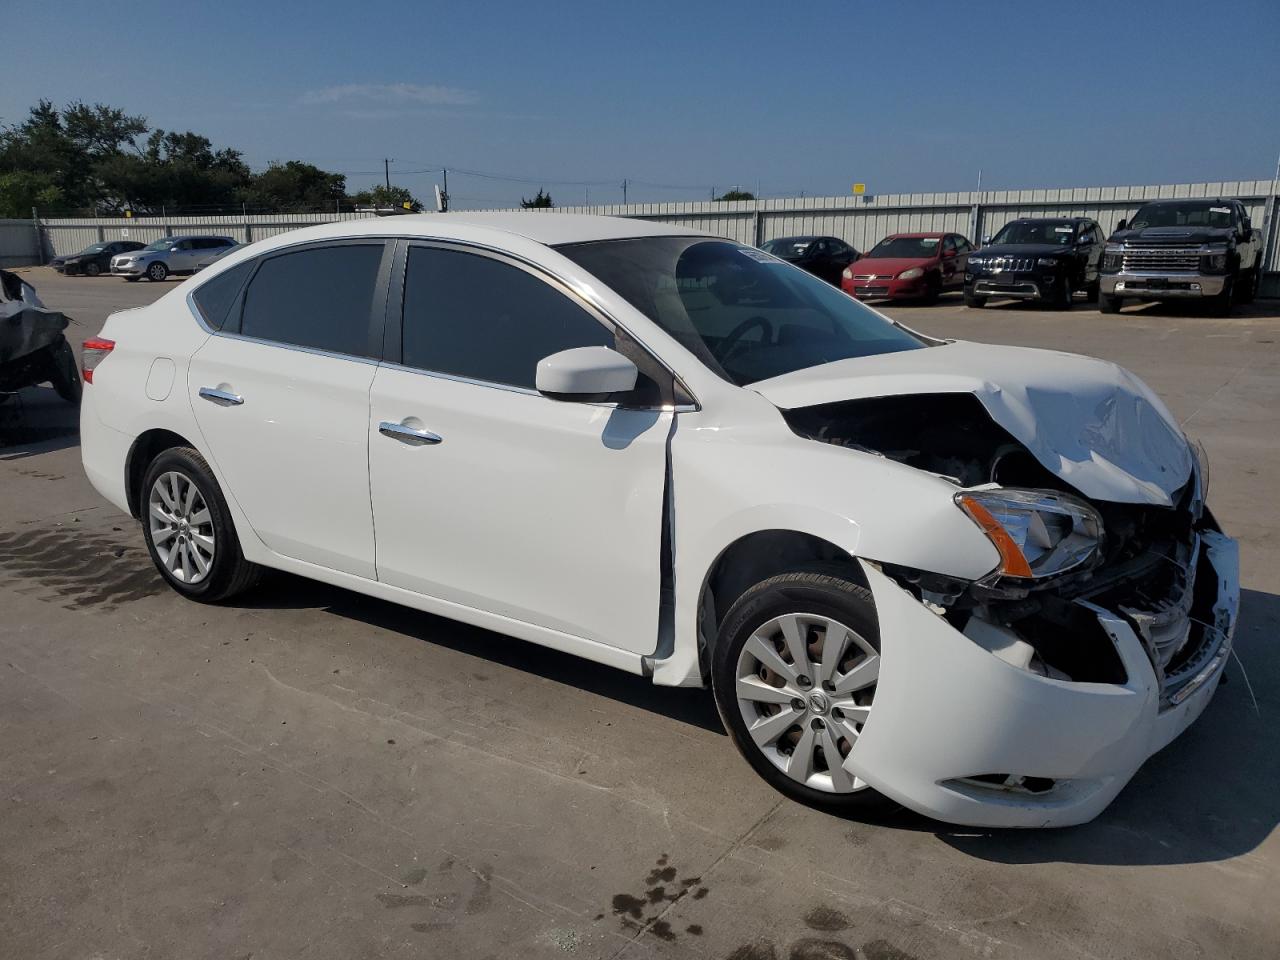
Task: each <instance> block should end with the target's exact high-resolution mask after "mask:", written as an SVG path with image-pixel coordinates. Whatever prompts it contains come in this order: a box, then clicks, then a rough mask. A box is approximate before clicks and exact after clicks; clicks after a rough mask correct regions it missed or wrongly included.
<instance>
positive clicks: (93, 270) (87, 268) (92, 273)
mask: <svg viewBox="0 0 1280 960" xmlns="http://www.w3.org/2000/svg"><path fill="white" fill-rule="evenodd" d="M101 272H102V268H101V267H100V266H98V265H97V264H96V263H92V262H90V263H86V264H85V265H84V275H85V276H86V277H96V276H97V275H98V274H100V273H101Z"/></svg>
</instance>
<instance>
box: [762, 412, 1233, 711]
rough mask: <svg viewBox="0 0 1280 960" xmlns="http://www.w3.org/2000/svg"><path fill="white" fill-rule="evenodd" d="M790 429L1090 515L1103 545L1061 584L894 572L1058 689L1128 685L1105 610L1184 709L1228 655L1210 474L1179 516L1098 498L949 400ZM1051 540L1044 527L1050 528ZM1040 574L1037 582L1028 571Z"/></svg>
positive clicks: (821, 419) (1179, 494)
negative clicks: (1187, 691)
mask: <svg viewBox="0 0 1280 960" xmlns="http://www.w3.org/2000/svg"><path fill="white" fill-rule="evenodd" d="M784 416H785V417H786V420H787V422H788V424H789V425H790V427H791V429H792V430H793V431H795V432H796V433H797V434H799V435H800V436H803V437H805V438H807V439H811V440H816V441H819V442H823V443H830V444H836V445H838V446H843V447H847V448H850V449H853V450H858V451H862V452H864V453H870V454H873V455H875V456H880V457H885V458H887V459H889V460H893V461H896V462H898V463H902V464H905V465H907V466H911V467H914V468H916V469H919V470H924V471H927V472H930V473H934V474H937V475H939V476H942V477H944V478H947V479H950V480H952V481H954V482H955V483H956V485H957V487H958V488H964V489H969V488H984V487H990V488H993V489H995V490H997V491H1001V490H1008V491H1018V492H1022V491H1029V492H1033V493H1038V494H1047V495H1048V496H1047V498H1046V499H1051V498H1057V499H1060V500H1063V501H1068V502H1071V503H1074V504H1079V505H1080V506H1079V507H1078V509H1079V510H1080V511H1087V512H1088V513H1090V514H1094V515H1096V517H1097V518H1098V519H1099V520H1100V524H1099V525H1098V536H1097V543H1096V547H1091V549H1090V550H1089V551H1088V556H1087V557H1082V559H1081V560H1080V562H1079V563H1076V564H1074V565H1072V566H1071V567H1070V568H1069V569H1065V570H1063V572H1061V573H1056V574H1052V575H1047V576H1043V577H1037V576H1028V577H1010V576H1007V575H1003V574H1001V572H1000V571H999V570H997V571H995V572H993V574H992V575H990V576H988V577H985V578H983V579H982V580H980V581H976V582H970V581H965V580H959V579H956V578H952V577H948V576H945V575H941V574H937V573H931V572H926V571H921V570H915V569H910V568H907V567H902V566H897V565H892V564H884V565H883V569H884V571H885V573H887V574H889V575H890V576H892V577H893V578H894V579H895V580H897V581H898V582H899V584H900V585H902V586H903V587H905V588H906V589H908V590H909V591H910V592H911V593H913V594H914V595H915V596H916V597H917V598H918V599H919V600H921V601H922V602H923V603H925V604H926V605H928V606H929V607H930V608H931V609H933V610H934V611H935V612H936V613H938V614H939V615H941V616H943V617H944V618H946V620H947V621H948V622H949V623H951V625H952V626H954V627H955V628H956V629H958V630H960V631H961V632H963V633H965V635H966V636H968V637H969V638H970V639H971V640H973V641H974V642H975V643H978V644H979V645H980V646H983V647H985V648H986V649H988V650H989V651H991V652H992V653H993V654H995V655H996V656H998V657H1000V658H1001V659H1004V660H1006V661H1007V662H1009V663H1011V664H1014V665H1015V666H1018V667H1021V668H1023V669H1027V670H1031V671H1033V672H1036V673H1039V674H1041V675H1042V676H1046V677H1052V678H1055V679H1059V680H1071V681H1076V682H1097V683H1125V682H1126V680H1127V677H1126V671H1125V668H1124V666H1123V664H1122V662H1121V659H1120V656H1119V655H1118V653H1117V651H1116V647H1115V643H1114V641H1113V639H1112V638H1111V636H1110V635H1109V634H1108V633H1107V631H1106V630H1105V629H1104V627H1103V625H1102V624H1101V623H1100V620H1099V614H1100V613H1104V614H1108V615H1111V616H1115V617H1119V618H1122V619H1124V620H1126V621H1127V622H1128V623H1129V625H1130V626H1131V627H1132V628H1133V629H1134V631H1135V633H1137V635H1138V636H1139V637H1140V638H1141V639H1142V640H1143V643H1144V646H1145V647H1146V649H1147V654H1148V656H1149V658H1150V660H1151V663H1152V666H1153V668H1154V669H1155V673H1156V676H1157V678H1158V680H1159V682H1160V686H1161V690H1162V703H1167V702H1170V700H1172V702H1176V697H1177V688H1178V687H1179V685H1181V684H1184V683H1186V682H1187V681H1189V680H1191V679H1192V678H1193V677H1194V676H1195V675H1196V673H1197V672H1198V671H1199V670H1201V669H1202V668H1203V667H1204V665H1205V663H1206V662H1207V661H1208V660H1209V659H1210V658H1211V657H1212V656H1213V653H1214V651H1215V650H1216V649H1217V647H1218V646H1219V644H1218V643H1216V642H1215V638H1216V635H1218V634H1219V633H1220V626H1221V624H1220V622H1219V621H1220V620H1221V619H1222V617H1223V616H1225V613H1224V612H1223V611H1219V610H1217V609H1215V608H1214V601H1215V598H1216V596H1217V587H1218V584H1217V583H1216V581H1215V580H1214V577H1213V575H1212V572H1211V571H1208V572H1206V573H1205V575H1204V577H1201V578H1199V579H1197V573H1198V572H1199V570H1200V568H1201V567H1202V566H1207V565H1206V564H1204V563H1203V560H1204V557H1203V550H1204V548H1205V541H1206V539H1211V538H1213V537H1214V536H1215V535H1217V531H1218V528H1217V526H1216V524H1215V522H1214V520H1213V518H1212V516H1211V515H1210V514H1209V513H1208V511H1207V510H1205V508H1204V490H1203V489H1202V487H1203V478H1202V476H1201V473H1200V468H1199V467H1196V468H1194V469H1193V470H1192V473H1191V476H1190V477H1189V478H1188V479H1187V481H1186V482H1185V483H1184V484H1183V485H1182V487H1181V488H1180V489H1179V490H1177V491H1176V493H1175V494H1174V496H1173V501H1174V505H1173V506H1172V507H1164V506H1155V505H1149V504H1135V503H1117V502H1108V501H1101V500H1096V499H1093V500H1091V499H1088V498H1085V497H1083V496H1082V495H1081V493H1080V492H1079V491H1078V490H1076V489H1075V488H1073V487H1072V486H1071V485H1070V484H1069V483H1067V482H1066V481H1065V480H1063V479H1061V478H1060V477H1058V476H1057V475H1055V474H1054V473H1053V472H1051V471H1050V470H1048V469H1047V468H1046V467H1045V466H1044V465H1042V464H1041V463H1040V462H1039V461H1038V460H1037V459H1036V458H1035V457H1034V456H1033V455H1032V454H1031V453H1030V452H1029V451H1028V450H1027V448H1026V447H1025V446H1024V445H1023V444H1022V443H1020V442H1019V441H1018V440H1017V439H1015V438H1014V437H1013V436H1012V435H1011V434H1010V433H1008V432H1007V431H1006V430H1005V429H1004V428H1003V427H1001V426H1000V425H998V424H997V423H996V422H995V421H994V420H993V419H992V418H991V416H990V415H988V413H987V411H986V409H985V408H984V407H983V405H982V403H981V402H980V401H979V399H978V398H977V397H975V396H974V395H972V394H968V393H937V394H913V395H895V396H886V397H875V398H860V399H855V400H844V401H839V402H835V403H827V404H822V405H819V406H812V407H803V408H795V409H790V410H786V411H784ZM1042 533H1043V530H1042ZM1028 573H1030V571H1028Z"/></svg>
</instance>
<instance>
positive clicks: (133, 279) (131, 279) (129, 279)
mask: <svg viewBox="0 0 1280 960" xmlns="http://www.w3.org/2000/svg"><path fill="white" fill-rule="evenodd" d="M141 279H142V278H141V277H125V278H124V282H125V283H137V282H138V281H139V280H141Z"/></svg>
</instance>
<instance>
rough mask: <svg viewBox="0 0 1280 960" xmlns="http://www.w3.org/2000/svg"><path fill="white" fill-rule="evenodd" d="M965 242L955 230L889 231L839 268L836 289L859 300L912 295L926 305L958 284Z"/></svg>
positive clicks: (965, 258) (960, 286)
mask: <svg viewBox="0 0 1280 960" xmlns="http://www.w3.org/2000/svg"><path fill="white" fill-rule="evenodd" d="M972 250H973V244H971V243H970V242H969V241H968V240H966V239H965V238H964V237H962V236H960V234H958V233H894V234H891V235H889V236H887V237H885V238H884V239H883V240H881V241H880V242H879V243H877V244H876V245H875V246H874V247H872V248H871V249H870V250H869V251H868V252H867V253H864V254H863V255H862V256H861V258H859V259H858V260H855V261H854V262H853V263H851V264H849V266H848V267H846V268H845V270H844V273H843V274H841V279H840V289H842V290H843V291H844V292H845V293H851V294H853V295H854V296H855V297H857V298H858V299H860V300H871V299H876V298H888V299H891V300H896V299H898V298H900V297H901V298H908V297H910V298H914V299H920V300H924V301H925V302H928V303H932V302H933V301H934V300H936V299H938V294H940V293H942V292H944V291H946V290H962V289H963V288H964V270H965V264H966V263H968V262H969V253H970V252H971V251H972Z"/></svg>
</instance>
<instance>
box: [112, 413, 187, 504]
mask: <svg viewBox="0 0 1280 960" xmlns="http://www.w3.org/2000/svg"><path fill="white" fill-rule="evenodd" d="M173 447H191V448H192V449H199V448H198V447H197V446H196V444H194V443H192V442H191V441H190V440H188V439H187V438H186V437H184V436H182V435H181V434H178V433H174V432H173V431H172V430H164V429H160V428H157V429H152V430H146V431H144V432H143V433H141V434H139V435H138V437H137V438H136V439H135V440H134V441H133V445H132V446H131V447H130V448H129V455H128V456H127V457H126V458H125V463H124V491H125V497H126V499H127V501H128V504H129V513H130V514H131V515H132V516H133V517H134V518H135V519H137V518H140V517H141V516H142V478H143V476H144V475H145V474H146V472H147V466H148V465H149V464H150V463H151V461H152V460H154V459H155V458H156V457H158V456H159V455H160V454H161V453H163V452H164V451H165V450H169V449H171V448H173Z"/></svg>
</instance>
